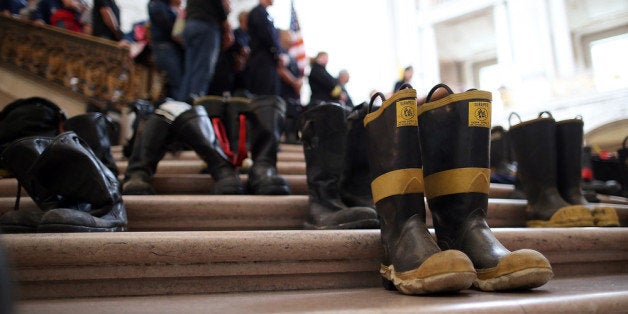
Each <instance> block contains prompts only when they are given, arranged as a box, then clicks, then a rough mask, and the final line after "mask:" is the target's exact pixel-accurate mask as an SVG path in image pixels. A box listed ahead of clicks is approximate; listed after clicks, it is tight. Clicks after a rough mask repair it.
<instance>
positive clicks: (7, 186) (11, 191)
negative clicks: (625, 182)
mask: <svg viewBox="0 0 628 314" xmlns="http://www.w3.org/2000/svg"><path fill="white" fill-rule="evenodd" d="M282 177H283V178H285V179H286V180H287V181H288V183H289V184H290V190H291V191H292V194H293V195H306V194H307V177H306V175H305V174H285V175H282ZM119 178H120V180H123V179H124V175H123V174H121V175H120V176H119ZM240 179H241V180H242V181H243V182H246V181H247V180H248V175H246V174H241V175H240ZM151 183H152V184H153V187H154V188H155V190H156V191H157V194H162V195H171V194H175V195H176V194H185V195H196V194H198V195H208V194H212V193H213V192H212V191H213V187H214V180H213V179H212V177H211V176H210V175H209V174H201V173H187V174H177V173H157V174H155V177H154V178H153V180H152V182H151ZM511 191H512V186H508V185H505V184H496V183H491V185H490V190H489V197H491V198H510V197H509V196H510V192H511ZM16 192H17V181H16V180H15V179H14V178H4V179H0V197H3V196H14V195H15V194H16ZM22 193H23V194H22V195H28V194H27V192H26V191H25V190H22ZM627 204H628V203H627Z"/></svg>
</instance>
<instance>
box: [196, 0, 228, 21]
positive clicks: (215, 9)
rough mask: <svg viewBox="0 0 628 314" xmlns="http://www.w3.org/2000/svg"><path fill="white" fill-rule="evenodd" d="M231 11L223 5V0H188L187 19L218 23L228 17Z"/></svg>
mask: <svg viewBox="0 0 628 314" xmlns="http://www.w3.org/2000/svg"><path fill="white" fill-rule="evenodd" d="M228 14H229V12H227V10H226V9H225V7H224V6H223V5H222V0H188V1H187V7H186V19H187V20H199V21H205V22H213V23H216V24H218V25H220V24H222V22H224V21H225V20H226V19H227V15H228Z"/></svg>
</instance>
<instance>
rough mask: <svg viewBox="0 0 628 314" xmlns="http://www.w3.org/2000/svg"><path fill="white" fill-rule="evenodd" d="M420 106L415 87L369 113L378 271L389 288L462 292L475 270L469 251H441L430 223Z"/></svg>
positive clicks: (403, 291) (405, 90) (406, 290)
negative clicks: (378, 239) (379, 257)
mask: <svg viewBox="0 0 628 314" xmlns="http://www.w3.org/2000/svg"><path fill="white" fill-rule="evenodd" d="M377 96H380V97H382V98H383V95H382V94H381V93H378V94H376V95H375V96H373V99H371V104H372V103H373V101H374V100H375V97H377ZM416 106H417V105H416V91H415V90H414V89H402V90H400V91H398V92H396V93H395V94H394V95H393V96H392V97H391V98H390V99H388V100H386V101H385V102H384V103H383V105H382V106H381V107H380V108H379V109H378V110H376V111H374V112H371V113H369V114H367V115H366V117H365V118H364V126H365V128H366V132H367V136H368V156H369V164H370V172H371V177H372V178H373V180H372V183H371V187H372V193H373V201H374V202H375V208H376V210H377V213H378V215H379V217H380V223H381V241H382V246H383V248H384V256H383V261H382V263H381V265H380V270H379V271H380V274H381V275H382V277H383V278H384V279H383V283H384V287H385V288H387V289H394V288H396V289H397V290H399V291H401V292H402V293H405V294H427V293H439V292H448V291H459V290H462V289H466V288H468V287H470V286H471V285H472V283H473V280H475V278H476V273H475V269H474V268H473V264H472V263H471V261H470V260H469V258H468V257H467V256H466V255H465V254H464V253H462V252H460V251H456V250H448V251H444V252H441V250H440V249H439V248H438V245H436V242H435V241H434V238H433V237H432V235H431V234H430V232H429V231H428V229H427V226H426V224H425V219H426V213H425V203H424V200H423V191H424V189H423V176H422V172H421V151H420V147H419V134H418V127H417V107H416ZM369 107H370V105H369ZM369 111H370V109H369Z"/></svg>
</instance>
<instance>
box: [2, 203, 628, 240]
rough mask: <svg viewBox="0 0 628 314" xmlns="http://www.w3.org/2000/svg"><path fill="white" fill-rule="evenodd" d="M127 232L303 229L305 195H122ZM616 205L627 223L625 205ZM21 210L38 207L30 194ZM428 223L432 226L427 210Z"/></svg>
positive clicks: (516, 212) (505, 209)
mask: <svg viewBox="0 0 628 314" xmlns="http://www.w3.org/2000/svg"><path fill="white" fill-rule="evenodd" d="M123 199H124V204H125V206H126V211H127V216H128V219H129V230H131V231H169V230H254V229H302V228H303V223H304V222H305V220H306V218H307V215H308V197H307V196H305V195H286V196H263V195H151V196H142V195H125V196H124V197H123ZM14 205H15V198H14V197H0V213H3V212H6V211H10V210H13V208H14ZM620 206H623V207H619V208H616V209H617V213H618V216H619V221H620V224H621V225H622V226H628V206H626V205H620ZM525 208H526V201H525V200H511V199H489V208H488V217H487V222H488V224H489V226H491V227H495V228H498V227H525V224H526V220H525V217H526V215H525ZM20 209H22V210H37V206H36V205H35V203H34V202H33V201H32V200H31V199H30V198H22V199H21V201H20ZM427 217H428V219H427V223H428V225H430V226H431V225H432V219H431V213H430V212H429V210H428V212H427Z"/></svg>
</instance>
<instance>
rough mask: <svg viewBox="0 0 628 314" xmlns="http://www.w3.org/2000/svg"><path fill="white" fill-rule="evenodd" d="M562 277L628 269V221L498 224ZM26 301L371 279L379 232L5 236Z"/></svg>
mask: <svg viewBox="0 0 628 314" xmlns="http://www.w3.org/2000/svg"><path fill="white" fill-rule="evenodd" d="M494 234H495V236H496V237H497V238H498V239H499V240H500V241H501V242H502V244H504V246H506V247H507V248H508V249H510V250H513V251H514V250H518V249H523V248H529V249H534V250H538V251H539V252H541V253H543V254H544V255H545V256H546V257H547V258H548V259H549V261H550V262H551V264H552V267H553V269H554V272H555V275H556V276H557V277H559V278H562V277H573V276H576V275H582V274H587V275H603V274H626V273H628V247H627V246H626V245H625V241H626V239H627V237H628V229H627V228H542V229H521V228H498V229H495V230H494ZM0 240H2V243H3V245H4V247H5V250H6V253H7V256H8V259H9V263H10V265H11V270H12V277H13V279H14V281H16V282H17V283H18V289H19V295H20V297H21V298H23V299H42V298H74V297H91V296H99V297H107V296H132V295H171V294H190V293H214V292H236V291H279V290H300V289H344V288H357V287H377V286H379V285H380V278H379V274H378V273H377V269H378V265H379V262H380V256H381V254H382V250H381V245H380V235H379V231H378V230H333V231H303V230H292V231H290V230H283V231H197V232H190V231H187V232H120V233H69V234H5V235H2V236H0Z"/></svg>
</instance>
